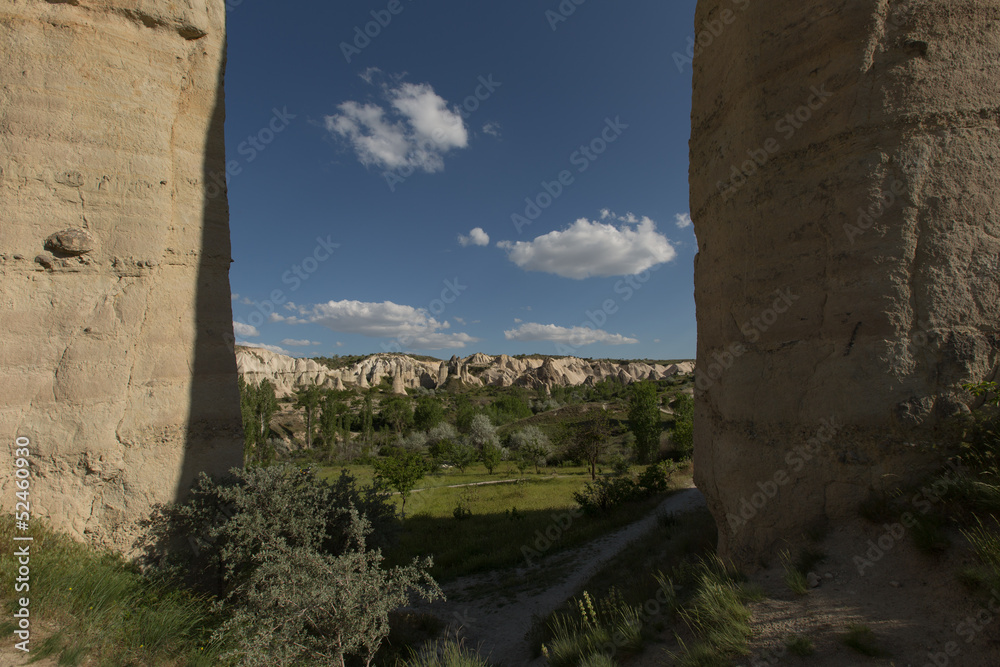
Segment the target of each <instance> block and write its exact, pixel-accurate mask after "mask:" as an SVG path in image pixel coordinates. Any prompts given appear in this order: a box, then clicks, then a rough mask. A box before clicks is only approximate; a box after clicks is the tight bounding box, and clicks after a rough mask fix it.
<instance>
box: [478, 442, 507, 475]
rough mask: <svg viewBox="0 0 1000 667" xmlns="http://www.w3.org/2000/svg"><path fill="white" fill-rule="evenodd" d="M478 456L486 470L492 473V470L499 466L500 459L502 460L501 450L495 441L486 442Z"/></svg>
mask: <svg viewBox="0 0 1000 667" xmlns="http://www.w3.org/2000/svg"><path fill="white" fill-rule="evenodd" d="M480 458H482V461H483V465H484V466H486V471H487V472H488V473H489V474H491V475H492V474H493V471H494V470H496V469H497V467H499V465H500V461H502V460H503V450H501V449H500V447H499V445H497V444H496V442H492V441H491V442H487V443H486V444H485V445H483V447H482V449H481V450H480Z"/></svg>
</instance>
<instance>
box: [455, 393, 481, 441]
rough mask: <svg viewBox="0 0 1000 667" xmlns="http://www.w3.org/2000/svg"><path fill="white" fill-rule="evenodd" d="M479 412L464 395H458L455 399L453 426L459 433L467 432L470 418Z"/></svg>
mask: <svg viewBox="0 0 1000 667" xmlns="http://www.w3.org/2000/svg"><path fill="white" fill-rule="evenodd" d="M478 414H480V411H479V409H478V408H477V407H476V406H475V405H473V404H472V401H470V400H469V399H468V397H466V396H459V397H458V399H457V401H456V409H455V427H456V428H458V430H459V432H460V433H468V432H469V429H470V428H471V427H472V420H473V419H474V418H475V416H476V415H478Z"/></svg>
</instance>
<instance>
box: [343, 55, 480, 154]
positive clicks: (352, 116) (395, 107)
mask: <svg viewBox="0 0 1000 667" xmlns="http://www.w3.org/2000/svg"><path fill="white" fill-rule="evenodd" d="M369 74H370V72H369ZM362 78H364V77H362ZM370 79H371V76H369V77H368V78H366V79H365V80H366V81H369V82H370ZM383 95H384V97H385V99H386V100H387V101H388V103H389V106H388V107H387V108H384V107H382V106H380V105H378V104H361V103H359V102H354V101H347V102H344V103H342V104H340V105H339V106H338V107H337V110H338V112H339V113H337V114H335V115H333V116H327V117H326V118H325V124H326V129H327V131H329V132H330V133H331V134H333V135H334V136H336V137H339V138H341V139H343V140H345V141H347V142H348V143H349V144H350V145H351V148H353V149H354V153H355V154H356V155H357V157H358V160H359V161H360V162H361V164H363V165H365V166H366V167H367V166H375V167H379V168H382V169H400V168H406V167H409V168H413V169H418V170H422V171H426V172H429V173H432V172H435V171H441V170H442V169H444V155H445V153H447V152H448V151H450V150H453V149H456V148H465V147H466V146H468V145H469V133H468V130H467V129H466V127H465V123H464V122H463V120H462V117H461V115H459V113H458V112H457V111H454V110H452V109H449V108H448V103H447V102H445V100H444V98H442V97H441V96H440V95H438V94H437V93H435V92H434V89H433V88H432V87H431V86H430V85H429V84H426V83H421V84H413V83H396V84H394V85H392V86H390V85H385V86H383Z"/></svg>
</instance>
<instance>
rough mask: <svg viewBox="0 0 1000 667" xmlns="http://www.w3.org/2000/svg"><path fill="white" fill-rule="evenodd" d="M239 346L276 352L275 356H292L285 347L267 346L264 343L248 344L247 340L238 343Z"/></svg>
mask: <svg viewBox="0 0 1000 667" xmlns="http://www.w3.org/2000/svg"><path fill="white" fill-rule="evenodd" d="M236 344H237V345H242V346H243V347H259V348H260V349H262V350H268V351H270V352H274V353H275V354H284V355H285V356H291V354H292V353H291V352H289V351H288V350H286V349H285V348H283V347H278V346H277V345H265V344H264V343H248V342H247V341H245V340H238V341H236Z"/></svg>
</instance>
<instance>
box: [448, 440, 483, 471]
mask: <svg viewBox="0 0 1000 667" xmlns="http://www.w3.org/2000/svg"><path fill="white" fill-rule="evenodd" d="M478 457H479V452H478V451H476V448H475V447H473V446H472V445H470V444H467V443H464V442H456V443H455V444H453V445H452V446H451V449H450V451H449V453H448V458H449V460H450V461H451V464H452V465H453V466H455V467H456V468H458V469H459V470H460V471H462V472H465V469H466V468H468V467H469V466H471V465H472V464H473V463H475V462H476V459H477V458H478Z"/></svg>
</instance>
